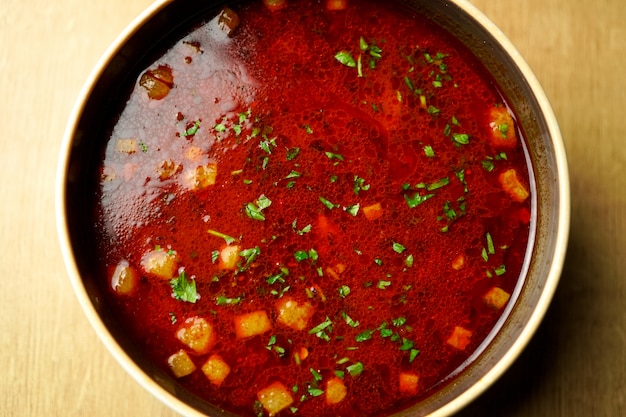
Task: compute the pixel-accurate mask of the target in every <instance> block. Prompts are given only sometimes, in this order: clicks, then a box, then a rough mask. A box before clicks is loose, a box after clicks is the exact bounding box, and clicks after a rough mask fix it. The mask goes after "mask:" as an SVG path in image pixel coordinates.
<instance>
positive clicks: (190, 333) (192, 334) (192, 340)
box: [176, 317, 217, 353]
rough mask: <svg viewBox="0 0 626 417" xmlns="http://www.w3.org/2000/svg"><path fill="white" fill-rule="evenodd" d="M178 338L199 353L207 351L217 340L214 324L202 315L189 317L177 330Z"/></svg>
mask: <svg viewBox="0 0 626 417" xmlns="http://www.w3.org/2000/svg"><path fill="white" fill-rule="evenodd" d="M176 337H177V338H178V340H180V341H181V342H183V343H184V344H185V345H187V346H189V348H191V349H193V350H195V351H196V352H198V353H206V352H208V351H209V350H210V349H211V348H212V347H213V346H215V342H216V341H217V333H216V332H215V329H214V328H213V325H211V323H209V322H208V321H206V319H204V318H202V317H189V318H188V319H187V320H185V322H184V323H183V324H181V326H180V327H179V328H178V331H177V332H176Z"/></svg>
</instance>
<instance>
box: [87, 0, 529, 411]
mask: <svg viewBox="0 0 626 417" xmlns="http://www.w3.org/2000/svg"><path fill="white" fill-rule="evenodd" d="M122 100H123V103H122V104H123V106H122V107H123V108H122V110H121V112H120V114H119V115H118V117H117V118H116V119H115V120H114V121H113V122H112V123H111V125H110V130H109V139H108V141H107V145H106V149H103V151H102V157H101V160H100V173H99V181H98V183H97V184H94V187H97V192H96V193H95V197H96V198H95V233H96V235H97V236H98V256H99V259H100V261H101V271H102V278H101V282H102V285H103V286H105V287H106V288H107V291H106V293H107V294H108V297H109V298H110V300H109V302H110V304H111V305H112V306H113V308H114V310H115V311H116V315H117V316H118V317H119V320H120V322H121V323H123V326H124V328H125V331H127V332H128V333H129V334H131V335H132V338H133V340H134V341H135V343H136V344H137V345H138V346H139V347H140V348H141V350H142V351H143V352H145V356H146V357H148V358H149V359H150V360H151V361H153V362H154V363H156V364H158V365H159V366H160V367H161V368H162V369H163V370H164V371H165V372H168V373H170V374H171V375H172V376H173V377H174V378H177V380H178V381H179V382H180V384H181V385H182V386H184V387H185V388H186V389H187V390H189V391H190V392H192V393H194V394H196V395H198V396H200V397H202V398H204V399H206V400H207V401H208V402H210V403H212V404H215V405H216V406H218V407H220V408H223V409H225V410H228V411H230V412H232V413H235V414H238V415H242V416H265V415H268V416H291V415H294V416H343V417H349V416H384V415H389V414H392V413H393V412H396V411H398V410H401V409H403V408H406V407H408V406H410V405H412V404H415V403H417V402H419V401H421V400H423V399H424V398H426V397H428V396H429V395H431V394H432V393H433V392H435V391H436V390H437V389H439V388H440V387H441V386H443V385H444V384H446V383H448V382H449V381H451V380H453V378H454V375H455V374H458V372H460V371H461V370H462V369H463V367H464V366H466V365H467V363H469V362H471V359H472V358H473V357H475V356H476V355H477V354H479V353H480V351H481V349H482V348H484V346H485V344H486V343H488V342H489V338H490V335H492V333H493V332H494V328H496V327H497V323H498V321H499V320H501V319H502V318H503V316H504V315H505V314H506V313H505V312H506V311H507V307H510V304H511V303H513V302H514V298H515V296H514V294H515V293H516V289H518V288H519V286H520V285H522V281H523V277H521V276H522V275H523V274H522V271H523V269H524V260H525V258H526V253H527V248H528V246H529V234H530V232H529V231H530V229H531V223H532V222H533V221H534V219H533V217H534V215H533V213H532V205H531V200H532V199H533V190H534V188H533V184H532V181H531V178H532V176H531V175H530V165H529V161H528V158H527V155H526V152H525V145H524V138H523V132H522V130H521V127H520V126H518V125H517V124H516V118H515V115H514V114H513V113H512V112H511V111H510V109H509V107H508V106H507V102H506V99H505V98H504V97H503V96H502V95H501V94H500V93H499V89H498V86H497V85H495V83H494V82H493V80H492V79H491V78H490V77H489V76H488V74H487V73H486V71H485V70H484V69H483V68H482V67H481V65H480V64H479V63H478V62H477V60H476V59H475V58H474V57H473V56H472V55H471V54H470V53H469V52H468V51H467V50H466V49H464V47H463V46H462V45H461V44H460V43H459V42H458V41H456V40H455V39H454V38H452V37H451V36H450V35H449V34H448V33H446V32H444V31H443V30H441V29H440V28H439V27H437V26H436V25H435V24H433V23H432V22H430V21H428V20H427V19H426V18H424V17H421V16H420V15H416V14H415V13H410V12H407V10H405V9H403V8H401V7H399V6H393V5H392V3H390V2H385V3H381V2H375V1H358V2H356V1H351V2H347V1H345V0H339V1H304V0H303V1H289V2H284V1H269V0H268V1H260V0H259V1H253V2H247V3H243V4H241V3H237V4H233V5H232V6H231V7H230V8H224V9H223V10H222V11H221V12H220V14H219V15H218V16H216V17H215V18H210V19H207V20H205V21H204V23H202V24H201V25H198V26H196V27H194V28H192V29H190V31H189V32H188V34H187V35H186V36H185V37H184V38H182V39H180V40H179V41H178V42H176V43H175V44H174V45H173V46H172V47H171V48H169V49H167V50H166V51H164V52H163V53H162V55H160V56H159V58H158V59H156V60H155V61H154V62H153V63H152V64H151V65H149V66H148V67H147V68H144V69H142V71H141V72H140V73H139V74H138V76H137V80H136V83H135V86H134V88H133V89H132V91H131V92H129V94H128V96H126V97H124V98H123V99H122Z"/></svg>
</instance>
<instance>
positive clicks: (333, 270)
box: [324, 263, 346, 279]
mask: <svg viewBox="0 0 626 417" xmlns="http://www.w3.org/2000/svg"><path fill="white" fill-rule="evenodd" d="M345 270H346V265H345V264H342V263H338V264H337V265H335V266H329V267H327V268H326V269H324V272H326V273H327V274H328V275H330V276H331V277H333V278H334V279H339V276H340V275H341V274H342V273H343V272H344V271H345Z"/></svg>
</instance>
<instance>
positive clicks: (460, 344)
mask: <svg viewBox="0 0 626 417" xmlns="http://www.w3.org/2000/svg"><path fill="white" fill-rule="evenodd" d="M471 338H472V332H471V331H469V330H467V329H465V328H463V327H461V326H455V327H454V330H453V331H452V334H451V335H450V337H449V338H448V340H446V343H447V344H449V345H450V346H452V347H453V348H455V349H459V350H465V348H466V347H467V345H469V343H470V341H471Z"/></svg>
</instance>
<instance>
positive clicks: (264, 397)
mask: <svg viewBox="0 0 626 417" xmlns="http://www.w3.org/2000/svg"><path fill="white" fill-rule="evenodd" d="M256 396H257V399H258V400H259V402H260V403H261V404H262V405H263V408H265V410H266V411H267V412H268V413H269V415H270V417H272V416H275V415H276V414H278V413H279V412H280V411H282V410H284V409H285V408H287V407H289V406H290V405H291V404H292V403H293V397H292V396H291V390H289V389H287V387H285V386H284V385H283V384H282V383H280V382H278V381H276V382H274V383H272V384H270V385H268V386H267V387H265V388H263V389H262V390H260V391H259V392H257V395H256Z"/></svg>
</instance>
